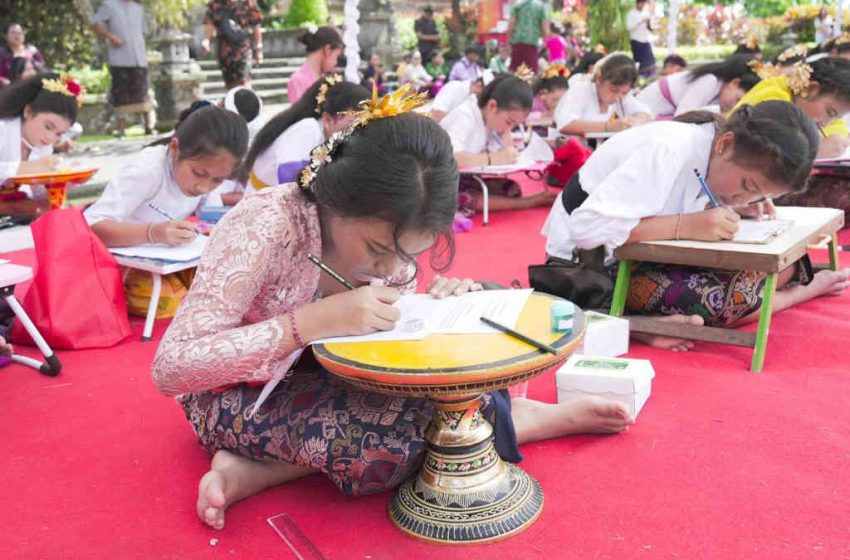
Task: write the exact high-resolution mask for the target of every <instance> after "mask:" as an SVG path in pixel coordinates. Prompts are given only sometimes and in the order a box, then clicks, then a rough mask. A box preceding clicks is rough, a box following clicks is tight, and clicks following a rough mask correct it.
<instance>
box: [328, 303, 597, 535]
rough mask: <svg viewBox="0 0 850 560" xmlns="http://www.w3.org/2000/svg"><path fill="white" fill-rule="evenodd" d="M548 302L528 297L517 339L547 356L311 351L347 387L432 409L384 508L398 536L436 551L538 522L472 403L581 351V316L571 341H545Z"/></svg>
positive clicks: (531, 500) (341, 348) (529, 497)
mask: <svg viewBox="0 0 850 560" xmlns="http://www.w3.org/2000/svg"><path fill="white" fill-rule="evenodd" d="M552 300H553V297H552V296H547V295H544V294H537V293H535V294H532V295H531V297H529V299H528V301H527V302H526V305H525V308H524V309H523V311H522V315H521V316H520V319H519V322H518V324H517V330H518V331H520V332H522V333H523V334H526V335H528V336H531V337H532V338H535V339H537V340H539V341H541V342H545V343H547V344H550V345H551V346H554V347H555V348H556V349H557V351H558V353H557V354H555V355H553V354H549V353H546V352H543V351H541V350H537V349H536V348H534V347H532V346H529V345H527V344H526V343H524V342H521V341H518V340H516V339H514V338H512V337H509V336H507V335H505V334H469V335H432V336H429V337H427V338H425V339H424V340H417V341H395V342H357V343H335V344H319V345H316V346H314V347H313V352H314V353H315V355H316V358H317V359H318V361H319V363H321V364H322V366H324V367H325V368H326V369H327V370H328V371H330V372H332V373H334V374H336V375H338V376H339V377H341V378H342V379H344V380H346V381H347V382H349V383H352V384H354V385H357V386H358V387H362V388H364V389H367V390H369V391H375V392H378V393H385V394H389V395H401V396H413V397H427V398H428V399H429V400H430V401H431V402H432V403H433V404H434V407H435V408H436V410H435V413H434V418H433V420H432V421H431V424H430V426H428V429H427V431H426V432H425V438H426V440H427V441H428V451H427V453H426V456H425V462H424V464H423V466H422V468H421V470H420V471H419V474H418V475H417V476H415V477H412V478H410V479H408V480H406V481H405V482H404V483H402V485H401V486H400V487H399V489H398V491H397V492H396V494H395V497H394V498H393V500H392V502H391V504H390V517H391V518H392V520H393V522H394V523H395V524H396V525H397V526H398V527H399V528H400V529H401V530H402V531H405V532H406V533H408V534H410V535H413V536H414V537H417V538H421V539H424V540H428V541H432V542H438V543H448V544H452V543H474V542H487V541H493V540H498V539H501V538H505V537H508V536H510V535H513V534H516V533H518V532H520V531H522V530H523V529H525V528H526V527H528V526H529V525H531V524H532V523H533V522H534V520H535V519H537V516H538V515H540V512H541V511H542V509H543V491H542V490H541V488H540V485H539V484H538V483H537V481H536V480H534V479H533V478H532V477H530V476H529V475H528V474H526V473H525V471H523V470H522V469H520V468H519V467H518V466H516V465H513V464H510V463H505V462H503V461H502V459H501V458H500V457H499V455H498V453H496V450H495V448H494V445H493V428H492V426H491V425H490V423H489V422H487V420H486V419H484V418H483V417H482V416H481V413H480V411H479V405H480V400H481V396H482V394H484V393H487V392H490V391H495V390H498V389H502V388H505V387H507V386H509V385H515V384H517V383H520V382H522V381H526V380H528V379H531V378H532V377H535V376H537V375H539V374H541V373H543V372H545V371H548V370H549V369H551V368H552V367H554V366H556V365H557V364H559V363H561V362H563V361H564V360H566V359H567V357H568V356H569V355H570V354H571V353H572V352H573V350H575V348H576V346H578V344H579V343H580V342H581V339H582V337H583V335H584V315H583V313H581V311H578V312H577V315H576V317H575V323H574V330H573V332H572V334H569V335H567V334H562V333H552V332H551V331H550V329H549V324H550V320H549V316H550V315H549V307H550V305H551V302H552Z"/></svg>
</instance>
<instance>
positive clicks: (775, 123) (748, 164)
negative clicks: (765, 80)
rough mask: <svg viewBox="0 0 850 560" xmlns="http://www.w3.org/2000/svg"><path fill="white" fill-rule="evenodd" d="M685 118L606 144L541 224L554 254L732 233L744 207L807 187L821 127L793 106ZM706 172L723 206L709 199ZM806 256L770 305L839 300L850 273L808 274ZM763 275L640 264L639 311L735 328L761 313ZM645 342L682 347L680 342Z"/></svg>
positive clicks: (756, 207)
mask: <svg viewBox="0 0 850 560" xmlns="http://www.w3.org/2000/svg"><path fill="white" fill-rule="evenodd" d="M681 118H682V119H683V120H685V119H686V122H676V121H673V122H657V123H651V124H648V125H646V126H643V127H641V128H640V130H629V131H626V132H624V133H622V134H618V135H616V136H615V137H614V138H612V139H611V140H609V141H608V142H606V143H604V144H603V145H602V146H601V147H600V148H598V149H597V150H596V151H595V152H594V153H593V155H592V156H591V157H590V159H588V161H587V162H586V163H585V165H584V166H583V167H582V168H581V170H580V171H579V172H578V173H577V174H576V175H575V176H574V177H573V179H572V180H571V181H570V183H569V184H568V185H567V187H566V188H565V189H564V192H563V194H562V195H561V198H559V200H557V201H556V202H555V204H554V205H553V207H552V211H551V212H550V214H549V217H548V219H547V221H546V224H545V226H544V228H543V233H544V235H545V236H546V237H547V243H546V251H547V253H548V254H550V255H553V256H558V257H561V258H566V259H570V258H572V255H573V251H574V250H575V249H581V250H590V249H596V248H598V247H605V248H606V250H607V251H609V252H610V251H611V250H613V249H614V248H616V247H619V246H620V245H623V244H625V243H631V242H640V241H649V240H654V239H694V240H700V241H717V240H728V239H731V238H732V237H733V236H734V234H735V232H736V231H737V230H738V227H739V220H740V218H741V214H751V213H753V211H755V212H754V213H755V214H757V215H759V216H760V215H761V212H762V208H761V205H762V204H763V203H767V201H768V200H769V198H770V197H773V196H778V195H781V194H784V193H787V192H793V191H801V190H803V189H804V188H805V186H806V182H807V180H808V177H809V173H810V171H811V168H812V163H813V161H814V157H815V153H816V152H817V148H818V142H819V139H818V132H817V128H816V127H815V125H814V123H812V122H811V120H809V119H808V118H807V117H806V116H805V114H803V112H802V111H801V110H800V109H799V108H797V107H795V106H794V105H792V104H790V103H786V102H781V101H770V102H765V103H762V104H760V105H758V106H756V107H751V106H749V105H746V106H744V107H742V108H741V109H739V110H738V111H736V112H734V113H733V114H732V115H731V117H729V119H728V120H726V119H724V118H723V117H720V116H718V115H714V114H712V113H705V112H702V113H700V112H697V113H689V114H686V115H683V117H681ZM695 169H696V170H698V171H699V172H700V173H701V174H702V175H703V176H704V177H705V178H706V182H707V183H708V185H710V188H711V191H712V192H713V193H714V196H715V197H716V199H717V200H718V201H719V203H720V206H719V207H716V208H714V207H711V206H710V205H709V204H708V202H709V201H708V198H707V195H706V194H705V193H704V192H703V190H702V188H701V186H700V182H699V181H698V179H697V177H696V176H695V174H694V170H695ZM805 264H806V263H804V262H803V261H800V262H798V263H796V264H795V265H792V266H790V267H789V268H788V269H786V270H785V271H783V272H781V273H780V275H779V279H778V283H779V286H780V289H779V291H778V292H777V293H776V297H775V299H774V311H781V310H783V309H786V308H788V307H790V306H792V305H796V304H798V303H802V302H804V301H807V300H809V299H812V298H815V297H818V296H822V295H834V294H837V293H838V292H840V291H841V290H843V289H844V288H845V287H846V286H847V277H848V273H850V270H843V271H840V272H833V271H822V272H819V273H817V275H814V277H812V276H811V270H810V268H809V267H806V266H805ZM764 282H765V274H764V273H759V272H749V271H731V270H716V269H700V268H695V267H685V266H677V265H663V264H654V263H643V264H641V265H640V266H639V267H638V268H637V269H636V270H635V271H634V273H633V276H632V283H631V285H630V292H629V296H628V301H627V309H628V311H629V312H631V313H635V314H646V315H670V316H671V319H670V320H672V321H679V322H689V323H692V324H702V323H703V322H704V323H705V324H708V325H712V326H720V327H726V326H732V325H737V324H740V323H742V322H747V321H751V320H753V319H757V316H758V313H757V312H758V310H759V308H760V307H761V298H762V289H763V286H764ZM648 341H649V342H651V343H653V344H656V345H660V346H665V347H668V348H671V349H673V350H686V349H688V348H690V347H691V343H690V342H686V341H682V340H680V339H668V338H662V339H649V340H648Z"/></svg>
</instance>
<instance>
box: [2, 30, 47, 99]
mask: <svg viewBox="0 0 850 560" xmlns="http://www.w3.org/2000/svg"><path fill="white" fill-rule="evenodd" d="M15 59H23V60H24V67H27V66H29V67H31V69H32V71H33V72H34V73H36V74H39V73H41V72H44V71H45V70H46V69H47V67H46V66H47V65H46V64H45V62H44V56H42V54H41V52H40V51H39V50H38V49H37V48H35V47H34V46H33V45H27V44H26V33H25V32H24V28H23V27H22V26H21V24H19V23H11V24H9V26H8V27H7V28H6V46H5V47H3V48H2V49H0V86H7V85H9V83H10V82H12V81H14V80H13V79H12V66H13V64H14V63H15V62H17V63H18V64H20V61H19V60H18V61H16V60H15Z"/></svg>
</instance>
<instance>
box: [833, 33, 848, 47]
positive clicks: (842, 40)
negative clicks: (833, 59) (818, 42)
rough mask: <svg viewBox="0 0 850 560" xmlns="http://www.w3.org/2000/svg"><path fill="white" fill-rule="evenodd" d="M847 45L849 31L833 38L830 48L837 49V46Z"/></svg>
mask: <svg viewBox="0 0 850 560" xmlns="http://www.w3.org/2000/svg"><path fill="white" fill-rule="evenodd" d="M848 43H850V31H845V32H844V33H842V34H841V35H839V36H838V37H836V38H835V41H833V43H832V46H833V47H837V46H838V45H846V44H848Z"/></svg>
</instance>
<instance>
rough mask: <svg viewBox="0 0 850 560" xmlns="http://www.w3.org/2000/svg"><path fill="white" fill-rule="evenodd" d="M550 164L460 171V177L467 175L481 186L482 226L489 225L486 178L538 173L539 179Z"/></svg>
mask: <svg viewBox="0 0 850 560" xmlns="http://www.w3.org/2000/svg"><path fill="white" fill-rule="evenodd" d="M550 163H552V162H549V161H538V162H535V163H532V164H531V165H481V166H477V167H464V168H462V169H461V170H460V174H461V175H467V176H469V177H472V178H473V179H475V180H476V181H477V182H478V184H479V185H480V186H481V195H482V196H483V206H484V208H483V212H482V214H483V220H482V222H483V224H484V225H485V226H486V225H487V224H489V223H490V192H489V191H488V190H487V183H486V182H485V179H486V178H488V177H494V178H505V177H507V176H508V175H513V174H514V173H525V174H526V175H528V174H529V173H540V174H541V175H540V176H541V177H542V176H543V175H542V174H543V172H544V171H546V167H548V166H549V164H550Z"/></svg>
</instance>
